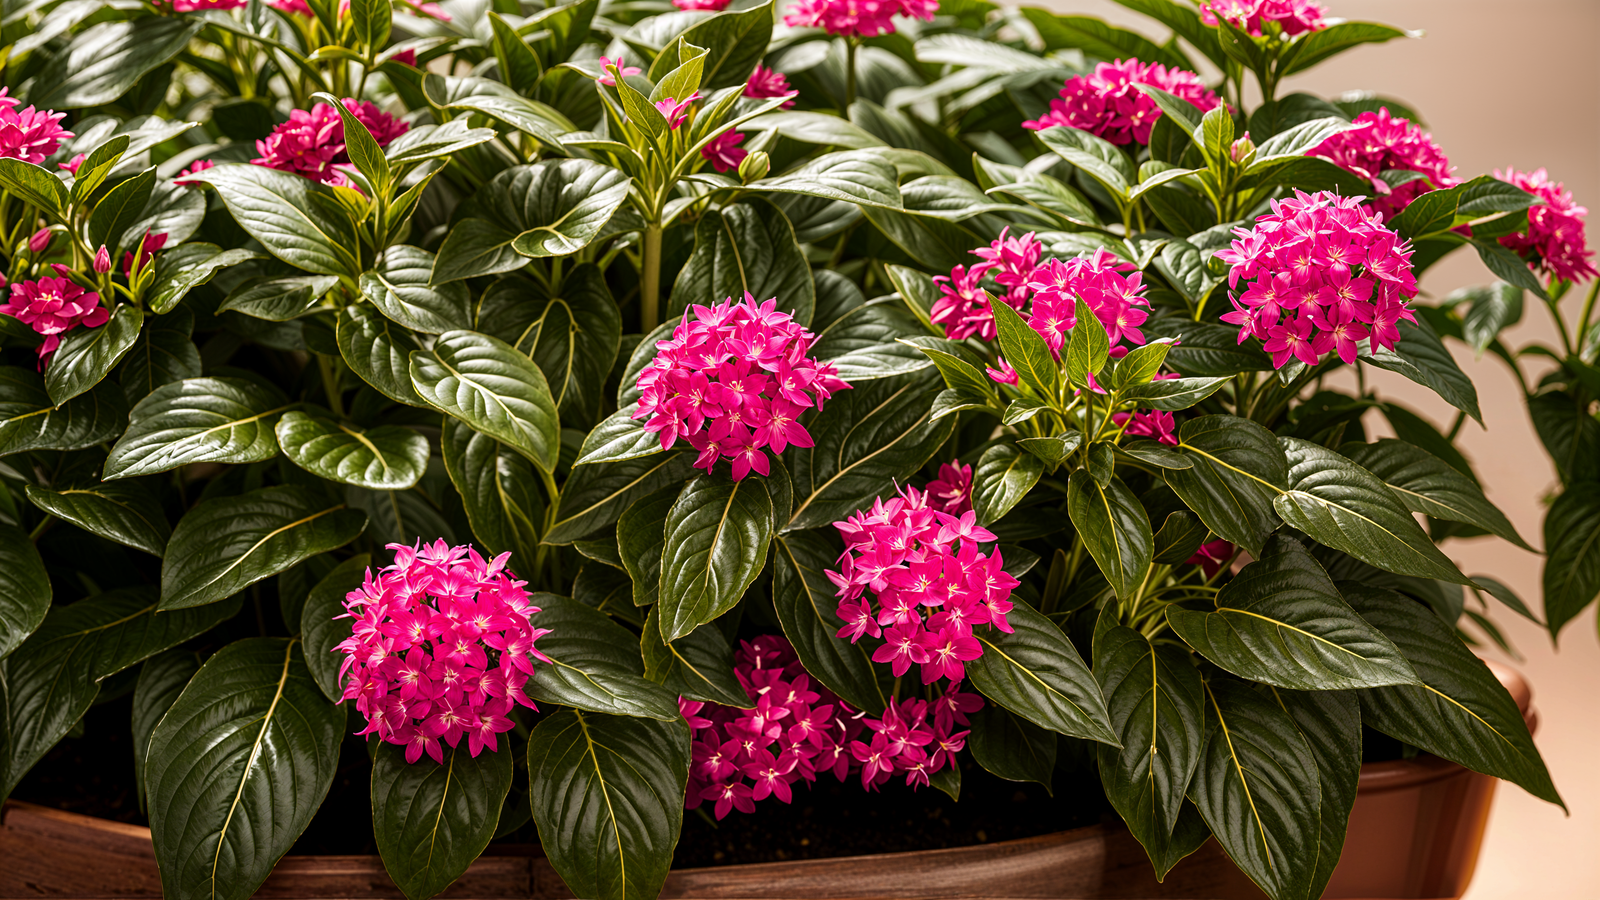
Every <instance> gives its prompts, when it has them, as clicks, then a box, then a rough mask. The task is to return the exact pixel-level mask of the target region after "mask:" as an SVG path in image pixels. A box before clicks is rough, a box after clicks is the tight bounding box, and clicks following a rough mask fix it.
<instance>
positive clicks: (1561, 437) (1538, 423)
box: [0, 391, 1600, 484]
mask: <svg viewBox="0 0 1600 900" xmlns="http://www.w3.org/2000/svg"><path fill="white" fill-rule="evenodd" d="M1528 417H1529V418H1530V419H1532V420H1533V428H1534V431H1536V432H1537V433H1538V435H1539V441H1540V443H1542V444H1544V448H1545V450H1546V451H1548V452H1549V454H1550V461H1551V462H1553V463H1555V464H1556V473H1557V474H1558V475H1559V476H1560V477H1561V480H1562V481H1563V482H1565V483H1567V484H1571V483H1573V482H1583V481H1596V480H1600V416H1596V415H1594V414H1593V413H1591V412H1590V411H1589V403H1588V398H1587V397H1584V396H1582V395H1581V393H1580V392H1575V391H1547V392H1545V393H1541V394H1538V395H1537V396H1533V397H1529V398H1528ZM3 428H4V426H0V429H3Z"/></svg>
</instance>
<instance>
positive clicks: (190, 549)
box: [161, 485, 367, 610]
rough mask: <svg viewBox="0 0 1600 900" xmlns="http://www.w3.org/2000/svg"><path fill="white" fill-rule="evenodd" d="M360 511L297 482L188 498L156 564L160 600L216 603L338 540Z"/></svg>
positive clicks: (357, 523)
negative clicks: (235, 493) (190, 506)
mask: <svg viewBox="0 0 1600 900" xmlns="http://www.w3.org/2000/svg"><path fill="white" fill-rule="evenodd" d="M366 521H367V518H366V516H365V515H363V514H362V513H360V512H358V511H356V510H352V509H346V508H345V506H344V504H342V503H341V504H331V503H329V502H328V501H327V500H326V499H323V497H322V496H321V494H320V493H319V492H318V491H314V490H312V489H311V488H306V487H300V486H298V485H285V486H281V487H269V488H261V489H260V490H255V491H251V492H250V493H248V494H240V495H239V496H236V497H216V498H213V499H211V500H204V501H201V502H200V503H197V504H195V506H194V508H193V509H191V510H189V512H188V513H187V514H186V515H184V517H183V518H182V519H180V520H179V521H178V527H176V528H174V529H173V530H172V539H171V540H169V541H168V542H167V549H168V553H167V556H166V558H165V559H164V560H163V561H162V564H161V608H162V609H163V610H167V609H184V608H186V607H190V606H203V605H205V604H207V603H215V602H217V601H218V600H222V599H224V598H226V597H230V596H232V595H234V594H236V593H238V592H239V591H242V590H244V589H245V588H246V587H248V586H249V585H251V584H254V583H255V582H257V581H260V580H261V579H263V578H269V577H271V576H273V575H276V574H278V573H279V572H283V571H286V570H288V569H290V568H292V567H294V565H295V564H297V563H299V562H301V561H302V560H305V559H309V558H311V557H313V556H316V555H317V554H318V553H326V552H327V551H329V550H333V549H336V548H338V547H342V546H344V545H345V544H348V543H350V542H351V541H353V540H355V539H356V536H357V535H359V534H360V533H361V530H362V529H363V528H364V527H366Z"/></svg>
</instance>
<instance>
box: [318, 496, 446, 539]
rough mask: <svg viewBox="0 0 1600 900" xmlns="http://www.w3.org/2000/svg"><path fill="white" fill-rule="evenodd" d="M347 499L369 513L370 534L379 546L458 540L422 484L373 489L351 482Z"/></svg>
mask: <svg viewBox="0 0 1600 900" xmlns="http://www.w3.org/2000/svg"><path fill="white" fill-rule="evenodd" d="M344 502H345V505H346V506H348V507H349V508H350V509H353V510H359V511H360V512H361V513H363V514H365V515H366V517H367V531H366V534H367V537H368V538H369V539H370V540H371V541H372V542H373V543H374V544H377V545H379V546H387V545H389V544H416V542H417V541H419V540H423V541H432V540H442V541H444V542H445V543H446V544H454V543H455V542H456V536H455V529H454V528H452V527H451V525H450V520H449V519H448V518H446V517H445V515H444V513H442V512H441V511H440V509H439V506H438V504H436V503H435V502H434V501H433V500H431V499H429V497H428V495H427V493H425V492H424V491H423V489H422V488H421V487H413V488H411V489H409V490H403V491H369V490H367V489H366V488H359V487H356V486H355V485H349V486H347V487H345V489H344Z"/></svg>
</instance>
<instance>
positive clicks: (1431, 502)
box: [1339, 438, 1533, 550]
mask: <svg viewBox="0 0 1600 900" xmlns="http://www.w3.org/2000/svg"><path fill="white" fill-rule="evenodd" d="M1339 452H1340V453H1341V454H1343V455H1345V456H1347V457H1349V458H1350V459H1351V460H1352V461H1353V462H1355V464H1356V465H1358V466H1361V467H1362V468H1364V469H1366V470H1367V471H1368V472H1371V473H1372V474H1373V475H1376V476H1378V478H1380V479H1382V480H1383V482H1384V484H1387V485H1388V486H1389V489H1390V490H1391V491H1394V494H1395V496H1396V497H1399V498H1400V502H1402V503H1404V504H1405V505H1406V508H1407V509H1410V510H1411V511H1412V512H1418V513H1422V514H1423V515H1425V516H1432V517H1434V518H1436V519H1448V520H1450V521H1452V522H1466V523H1467V524H1469V525H1476V526H1478V527H1479V528H1482V529H1483V530H1485V531H1488V532H1490V533H1492V534H1497V535H1499V536H1500V537H1503V538H1505V539H1506V540H1508V541H1510V542H1511V543H1513V544H1516V545H1517V546H1519V547H1522V548H1523V549H1525V550H1532V549H1533V548H1532V547H1530V546H1528V543H1527V542H1526V541H1524V540H1523V539H1522V536H1521V535H1519V534H1517V529H1516V527H1515V526H1514V525H1512V524H1511V520H1509V519H1507V518H1506V516H1505V513H1503V512H1501V511H1500V510H1499V508H1497V507H1496V506H1495V505H1494V504H1493V503H1490V502H1489V498H1487V497H1485V496H1484V495H1483V488H1481V487H1478V485H1477V483H1476V482H1474V481H1473V480H1472V479H1471V478H1468V477H1467V476H1465V475H1463V474H1461V473H1460V472H1458V471H1456V470H1455V469H1454V468H1452V467H1451V466H1450V464H1449V463H1447V462H1445V461H1444V460H1442V459H1440V458H1439V457H1437V456H1434V455H1433V454H1431V453H1429V452H1428V451H1426V450H1424V449H1422V448H1421V447H1418V446H1416V445H1415V444H1408V443H1406V442H1405V441H1399V440H1395V439H1393V438H1383V439H1381V440H1379V441H1377V442H1375V443H1371V444H1361V443H1353V444H1345V445H1344V446H1342V447H1340V448H1339Z"/></svg>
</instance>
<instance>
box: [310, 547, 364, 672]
mask: <svg viewBox="0 0 1600 900" xmlns="http://www.w3.org/2000/svg"><path fill="white" fill-rule="evenodd" d="M371 562H372V557H371V556H370V555H369V554H366V553H358V554H356V555H355V556H352V557H350V558H349V559H347V560H345V561H344V562H342V563H339V564H338V565H337V566H334V567H333V571H331V572H329V573H328V574H327V575H325V576H323V578H322V580H321V581H319V582H317V583H316V584H315V585H313V586H312V588H311V590H310V591H309V592H308V593H307V594H306V605H305V607H304V608H302V609H301V611H300V631H301V634H302V635H303V636H304V639H305V653H306V667H307V668H308V669H310V670H311V676H312V677H313V678H315V679H316V682H317V687H318V688H320V689H321V690H322V694H323V696H325V697H327V698H328V702H330V703H338V702H340V701H341V700H342V699H343V698H344V686H343V685H341V684H340V683H339V667H340V666H341V665H342V664H343V662H344V658H343V654H340V653H338V652H337V651H336V650H335V649H334V648H336V647H337V646H338V645H339V643H340V642H341V641H343V640H344V639H345V638H348V637H349V636H350V625H351V620H350V619H347V618H343V616H344V615H345V606H344V602H345V595H347V594H349V593H350V592H351V591H353V590H356V589H357V588H359V587H360V586H361V581H362V573H363V572H365V571H366V569H367V567H368V566H369V565H371Z"/></svg>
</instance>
